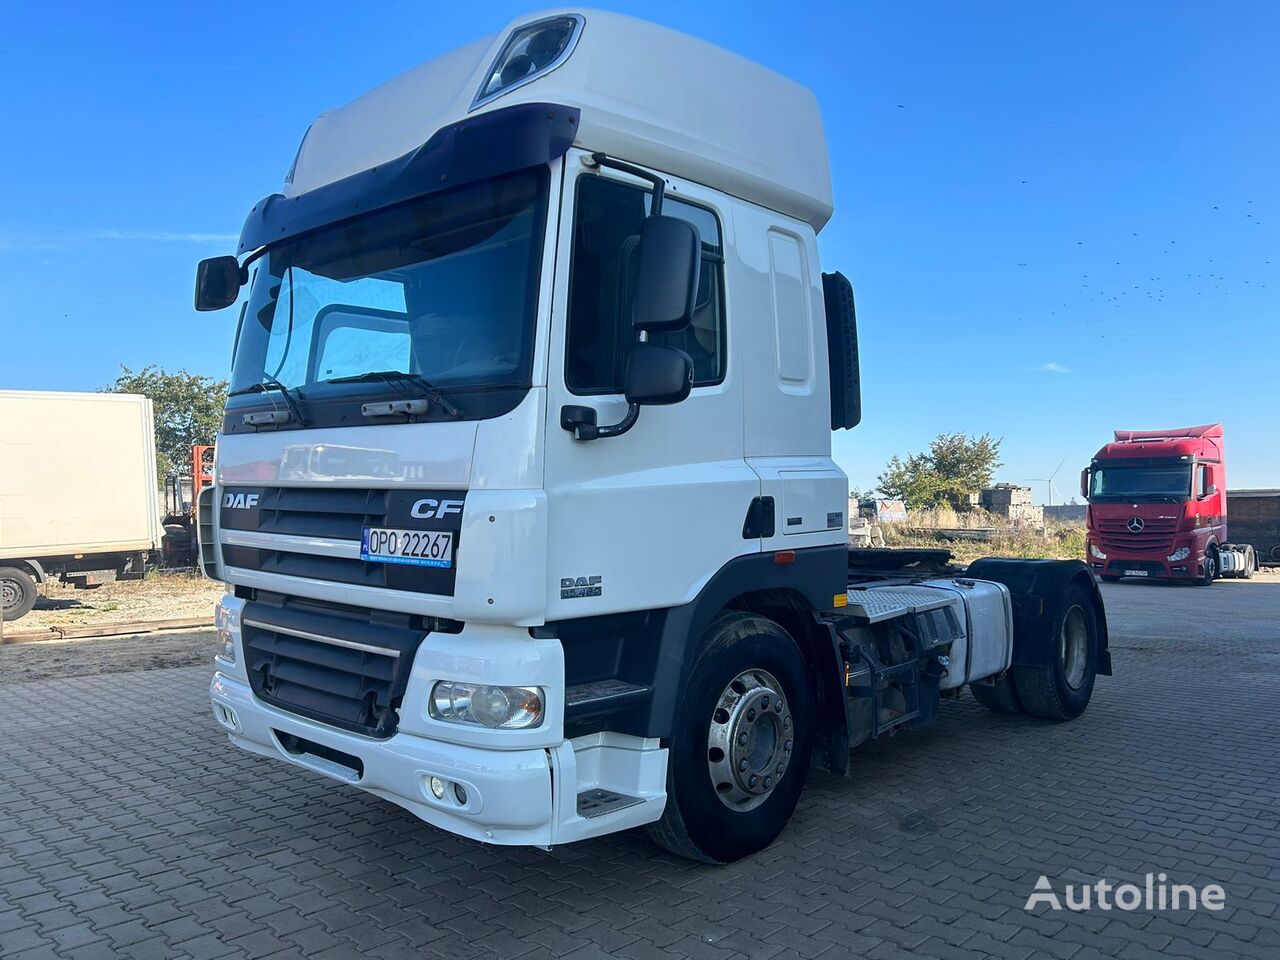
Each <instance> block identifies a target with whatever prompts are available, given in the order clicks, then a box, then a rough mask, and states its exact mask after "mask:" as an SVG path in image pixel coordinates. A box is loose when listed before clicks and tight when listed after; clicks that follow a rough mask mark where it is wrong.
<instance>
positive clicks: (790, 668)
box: [649, 612, 815, 863]
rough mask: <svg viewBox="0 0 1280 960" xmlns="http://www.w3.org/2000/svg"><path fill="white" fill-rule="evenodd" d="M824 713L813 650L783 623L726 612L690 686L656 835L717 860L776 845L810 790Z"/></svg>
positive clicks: (668, 844)
mask: <svg viewBox="0 0 1280 960" xmlns="http://www.w3.org/2000/svg"><path fill="white" fill-rule="evenodd" d="M814 713H815V710H814V704H813V692H812V690H811V686H810V682H809V675H808V670H807V668H806V666H805V661H804V658H803V657H802V656H801V654H800V650H799V648H798V647H797V646H796V644H795V641H794V640H792V639H791V636H790V635H789V634H788V633H787V632H786V631H785V630H783V629H782V627H780V626H779V625H778V624H776V623H774V622H773V621H772V620H768V619H765V618H764V617H759V616H755V615H753V614H748V613H740V612H729V613H724V614H721V615H720V616H719V617H717V618H716V620H715V621H714V622H713V623H712V624H711V626H710V627H709V628H708V630H707V632H706V634H705V635H704V637H703V642H702V646H701V649H700V651H699V653H698V655H697V659H696V660H695V661H694V664H693V667H692V668H691V670H690V671H689V673H688V675H687V677H686V679H685V682H684V685H683V687H682V690H681V695H680V706H679V707H678V709H677V713H676V721H675V728H674V729H673V730H672V736H671V741H670V743H669V744H668V757H667V805H666V809H665V810H664V811H663V814H662V819H661V820H659V821H658V822H657V823H655V824H653V825H652V826H651V827H650V828H649V835H650V837H651V838H652V839H653V840H654V841H655V842H656V843H658V844H659V845H661V846H663V847H665V848H666V849H668V850H670V851H671V852H672V853H675V854H678V855H680V856H684V857H689V858H690V859H693V860H702V861H705V862H707V863H730V862H732V861H734V860H739V859H741V858H742V857H745V856H747V855H749V854H752V853H755V852H756V851H758V850H763V849H764V848H765V847H767V846H768V845H769V844H770V843H772V842H773V841H774V839H775V838H776V837H777V836H778V834H779V833H781V832H782V829H783V827H785V826H786V824H787V821H788V820H790V819H791V814H792V812H793V811H794V810H795V808H796V803H797V801H798V800H799V799H800V791H801V790H802V789H803V788H804V781H805V776H806V775H807V774H808V772H809V756H810V752H811V750H812V745H813V718H814Z"/></svg>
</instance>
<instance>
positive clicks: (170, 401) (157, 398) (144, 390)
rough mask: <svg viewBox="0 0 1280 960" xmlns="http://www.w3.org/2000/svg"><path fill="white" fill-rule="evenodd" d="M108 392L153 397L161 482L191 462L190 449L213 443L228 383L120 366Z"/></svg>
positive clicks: (155, 368) (104, 389) (144, 368)
mask: <svg viewBox="0 0 1280 960" xmlns="http://www.w3.org/2000/svg"><path fill="white" fill-rule="evenodd" d="M103 392H105V393H140V394H142V395H143V396H146V397H150V398H151V404H152V407H153V409H154V412H155V418H156V471H157V474H158V476H159V477H160V479H161V480H163V479H164V478H165V477H167V476H169V475H170V474H173V473H175V472H177V470H178V469H179V468H180V467H181V466H182V465H184V464H186V463H187V462H188V461H189V460H190V459H191V447H192V445H193V444H197V443H213V440H214V437H216V436H217V434H218V428H219V427H220V426H221V424H222V409H223V406H224V405H225V403H226V399H227V381H225V380H215V379H213V377H202V376H197V375H196V374H194V373H187V371H186V370H179V371H178V372H177V373H170V372H168V371H167V370H163V369H161V368H160V367H156V366H146V367H143V368H142V369H141V370H137V371H134V370H130V369H129V368H128V367H126V366H123V365H121V367H120V376H118V377H116V379H115V383H112V384H111V385H110V386H107V387H104V388H103Z"/></svg>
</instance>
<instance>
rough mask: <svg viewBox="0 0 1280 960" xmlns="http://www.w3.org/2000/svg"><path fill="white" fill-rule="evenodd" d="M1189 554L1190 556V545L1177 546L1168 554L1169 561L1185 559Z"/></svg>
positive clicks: (1175, 561) (1174, 561)
mask: <svg viewBox="0 0 1280 960" xmlns="http://www.w3.org/2000/svg"><path fill="white" fill-rule="evenodd" d="M1189 556H1191V548H1190V547H1179V548H1178V549H1177V550H1175V551H1173V553H1171V554H1169V562H1170V563H1177V562H1178V561H1179V560H1185V559H1187V557H1189Z"/></svg>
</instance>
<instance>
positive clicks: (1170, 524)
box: [1098, 517, 1178, 553]
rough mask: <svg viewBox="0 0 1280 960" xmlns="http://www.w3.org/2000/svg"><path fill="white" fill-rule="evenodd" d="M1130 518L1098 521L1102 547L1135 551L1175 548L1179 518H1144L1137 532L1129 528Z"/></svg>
mask: <svg viewBox="0 0 1280 960" xmlns="http://www.w3.org/2000/svg"><path fill="white" fill-rule="evenodd" d="M1128 525H1129V518H1128V517H1125V518H1123V519H1116V520H1099V521H1098V538H1099V539H1100V540H1101V541H1102V549H1103V551H1106V550H1108V549H1111V550H1126V551H1131V552H1135V553H1146V552H1149V551H1155V552H1161V553H1169V552H1170V551H1171V550H1172V548H1173V535H1174V534H1175V533H1176V532H1177V530H1178V521H1177V520H1144V521H1143V527H1142V529H1141V530H1140V531H1138V532H1137V533H1134V532H1133V531H1132V530H1130V529H1129V526H1128Z"/></svg>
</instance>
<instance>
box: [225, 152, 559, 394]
mask: <svg viewBox="0 0 1280 960" xmlns="http://www.w3.org/2000/svg"><path fill="white" fill-rule="evenodd" d="M546 184H547V177H546V173H545V170H533V171H525V172H522V173H517V174H513V175H510V176H506V177H502V178H499V179H496V180H491V181H487V182H485V183H482V184H478V185H475V186H468V187H465V188H463V189H460V190H455V191H451V192H449V193H445V194H437V195H433V196H430V197H425V198H423V199H421V200H417V201H413V202H411V203H406V204H401V205H399V206H396V207H394V208H392V209H389V210H385V211H381V212H378V213H374V214H370V215H369V216H366V217H362V218H359V219H355V220H349V221H346V222H344V223H341V224H338V225H336V226H334V227H330V228H327V229H324V230H320V231H317V232H315V233H311V234H308V235H306V236H303V237H300V238H298V239H296V240H293V241H290V242H288V243H285V244H282V245H281V246H279V247H277V248H273V249H272V250H270V251H269V252H268V253H267V254H266V255H265V256H263V257H262V258H261V259H259V260H258V261H256V262H255V263H254V264H253V265H252V266H251V268H250V269H251V271H252V274H253V277H252V282H251V287H250V292H249V299H248V302H247V304H246V306H245V308H244V313H243V316H242V320H241V330H240V333H239V335H238V338H237V344H236V355H235V361H234V364H233V368H232V376H231V392H232V393H233V394H237V393H240V394H243V393H247V392H257V391H259V390H261V387H260V386H259V385H260V384H262V383H264V382H265V383H268V384H277V383H278V384H279V385H282V386H284V387H286V388H289V389H290V390H291V391H293V392H294V393H295V394H296V396H297V398H298V399H299V400H301V401H306V400H308V399H318V398H323V397H327V396H329V395H332V394H334V393H335V392H337V393H341V392H342V391H343V390H344V389H345V390H346V392H347V393H348V394H349V393H350V392H351V390H352V386H351V384H350V382H349V381H351V380H353V379H354V380H356V381H367V382H366V383H364V385H363V386H362V387H360V388H357V389H359V390H360V391H361V396H363V397H366V398H367V397H368V395H369V394H370V393H381V394H386V395H403V392H404V391H405V390H406V389H407V390H414V389H415V387H414V381H413V380H410V379H402V380H396V378H394V377H388V376H387V374H388V373H396V372H398V373H405V374H413V375H416V377H419V378H422V379H424V380H426V381H428V382H429V384H430V385H431V386H434V387H437V388H439V389H440V390H441V391H444V392H447V393H453V392H459V391H460V392H463V393H465V392H467V391H472V392H474V391H477V390H484V389H485V388H489V387H527V386H528V385H529V377H530V370H531V357H532V343H533V331H534V309H535V306H536V296H537V290H538V267H539V259H540V253H541V248H542V225H543V214H544V209H545V206H546V191H547V186H546ZM338 380H342V381H344V382H345V385H344V384H338V383H335V381H338ZM419 385H420V383H419ZM295 388H296V389H295ZM264 402H269V401H264Z"/></svg>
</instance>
